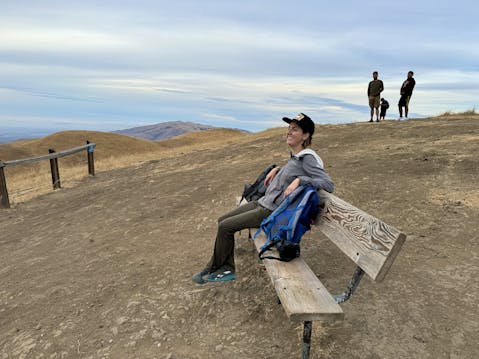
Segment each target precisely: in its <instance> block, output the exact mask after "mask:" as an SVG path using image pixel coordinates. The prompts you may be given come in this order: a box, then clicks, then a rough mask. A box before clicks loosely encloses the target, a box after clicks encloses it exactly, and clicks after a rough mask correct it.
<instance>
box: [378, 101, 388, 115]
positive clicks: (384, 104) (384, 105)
mask: <svg viewBox="0 0 479 359" xmlns="http://www.w3.org/2000/svg"><path fill="white" fill-rule="evenodd" d="M388 108H389V102H387V100H386V99H385V98H382V99H381V113H380V114H379V118H380V119H381V120H384V118H385V117H386V110H387V109H388Z"/></svg>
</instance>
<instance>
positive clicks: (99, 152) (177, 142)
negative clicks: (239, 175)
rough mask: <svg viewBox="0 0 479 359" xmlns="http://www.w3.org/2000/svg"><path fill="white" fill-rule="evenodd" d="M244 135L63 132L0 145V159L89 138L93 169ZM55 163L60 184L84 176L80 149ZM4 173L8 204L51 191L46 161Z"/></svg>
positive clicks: (218, 131)
mask: <svg viewBox="0 0 479 359" xmlns="http://www.w3.org/2000/svg"><path fill="white" fill-rule="evenodd" d="M248 136H250V135H248V134H246V133H244V132H241V131H237V130H231V129H213V130H207V131H198V132H191V133H188V134H184V135H180V136H177V137H174V138H171V139H167V140H163V141H157V142H155V141H148V140H142V139H137V138H134V137H130V136H124V135H119V134H113V133H105V132H95V131H65V132H58V133H55V134H53V135H49V136H46V137H43V138H39V139H34V140H22V141H16V142H11V143H6V144H0V159H2V160H3V161H9V160H14V159H21V158H28V157H34V156H39V155H43V154H47V153H48V149H49V148H54V149H55V150H56V151H62V150H66V149H68V148H73V147H76V146H80V145H82V144H85V143H86V141H87V140H89V141H91V142H94V143H95V144H96V148H95V154H94V155H95V172H97V173H99V172H105V171H110V170H113V169H119V168H125V167H130V166H133V165H136V164H139V163H142V162H146V161H151V160H157V159H161V158H165V157H170V156H174V155H175V154H179V153H190V152H194V151H198V150H204V149H212V148H220V147H222V146H227V145H228V144H230V143H231V142H232V141H237V140H238V139H241V137H248ZM59 167H60V179H61V184H62V187H63V188H69V187H72V186H75V185H77V184H78V183H79V182H81V181H82V180H84V179H85V178H87V177H88V165H87V156H86V151H85V152H83V151H82V152H80V153H77V154H74V155H71V156H68V157H63V158H61V159H59ZM5 177H6V181H7V187H8V193H9V197H10V203H11V204H15V203H20V202H24V201H27V200H30V199H32V198H34V197H37V196H39V195H42V194H45V193H48V192H50V191H52V180H51V173H50V163H49V161H42V162H38V163H34V164H27V165H18V166H15V167H8V166H7V167H6V168H5Z"/></svg>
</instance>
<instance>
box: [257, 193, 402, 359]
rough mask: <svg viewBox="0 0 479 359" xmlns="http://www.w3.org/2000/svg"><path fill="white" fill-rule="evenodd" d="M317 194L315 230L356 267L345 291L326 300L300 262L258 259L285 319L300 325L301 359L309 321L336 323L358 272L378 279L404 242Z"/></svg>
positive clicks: (348, 207) (367, 217)
mask: <svg viewBox="0 0 479 359" xmlns="http://www.w3.org/2000/svg"><path fill="white" fill-rule="evenodd" d="M319 195H320V197H321V199H322V200H324V201H325V207H324V211H323V213H322V214H321V215H320V217H319V218H318V220H317V224H316V227H317V228H319V229H320V230H321V232H322V233H323V234H324V235H325V236H326V237H327V238H329V239H330V240H331V241H332V242H333V243H335V244H336V245H337V246H338V247H339V249H341V250H342V251H343V252H344V254H346V255H347V256H348V257H349V258H350V259H351V260H353V262H355V263H356V265H357V267H356V270H355V271H354V273H353V276H352V278H351V281H350V282H349V284H348V286H347V288H346V290H345V291H344V292H343V293H342V294H339V295H331V294H330V293H329V292H328V290H327V289H326V288H325V287H324V285H323V284H322V283H321V281H320V280H319V279H318V278H317V277H316V275H315V274H314V272H313V271H312V270H311V269H310V268H309V266H308V265H307V264H306V262H305V261H304V260H303V258H302V257H299V258H296V259H294V260H292V261H291V262H281V261H277V260H270V259H264V260H263V262H264V266H265V268H266V271H267V272H268V274H269V276H270V278H271V281H272V282H273V286H274V288H275V290H276V293H277V295H278V298H279V300H280V302H281V304H282V305H283V308H284V310H285V311H286V314H287V315H288V317H289V318H290V319H291V320H293V321H302V322H304V330H303V354H302V355H303V356H302V357H303V358H309V353H310V347H311V331H312V321H314V320H318V321H323V322H334V321H339V320H342V319H343V318H344V313H343V310H342V309H341V307H340V306H339V304H340V303H343V302H345V301H346V300H348V299H349V298H350V297H351V296H352V295H353V293H354V291H355V290H356V288H357V286H358V285H359V282H360V280H361V278H362V277H363V275H364V273H366V274H367V275H368V276H369V277H370V278H371V279H373V280H374V281H376V282H380V281H381V280H383V279H384V277H385V276H386V274H387V272H388V270H389V268H390V267H391V265H392V263H393V262H394V260H395V258H396V256H397V254H398V253H399V251H400V250H401V247H402V245H403V243H404V241H405V239H406V235H405V234H404V233H401V232H400V231H399V230H397V229H395V228H394V227H392V226H390V225H388V224H386V223H384V222H382V221H381V220H379V219H377V218H375V217H373V216H371V215H369V214H368V213H366V212H363V211H361V210H360V209H358V208H356V207H354V206H353V205H351V204H349V203H347V202H345V201H343V200H342V199H340V198H338V197H336V196H335V195H332V194H330V193H327V192H325V191H320V192H319ZM265 240H266V238H265V236H264V235H260V236H258V237H257V238H256V239H255V240H254V243H255V246H256V249H257V250H258V251H259V250H260V247H261V246H262V245H263V243H264V242H265Z"/></svg>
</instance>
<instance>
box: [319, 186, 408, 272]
mask: <svg viewBox="0 0 479 359" xmlns="http://www.w3.org/2000/svg"><path fill="white" fill-rule="evenodd" d="M320 196H321V197H322V198H323V199H325V201H326V206H325V210H324V213H323V214H322V216H321V217H320V218H319V221H318V224H317V226H318V227H319V229H320V230H321V231H322V232H323V233H324V234H325V235H326V236H327V237H328V238H329V239H330V240H331V241H333V242H334V243H335V244H336V245H337V246H338V247H339V248H340V249H341V250H342V251H343V252H344V253H345V254H346V255H347V256H348V257H350V258H351V259H352V260H353V261H354V262H355V263H356V264H357V265H358V266H360V267H361V268H362V269H363V270H364V271H365V272H366V273H367V274H368V275H369V276H370V277H371V278H372V279H374V280H376V281H381V280H382V279H383V278H384V276H385V275H386V273H387V271H388V270H389V268H390V266H391V264H392V262H393V261H394V259H395V257H396V255H397V253H398V252H399V250H400V249H401V246H402V244H403V243H404V240H405V239H406V235H405V234H404V233H401V232H400V231H398V230H397V229H396V228H394V227H392V226H390V225H388V224H386V223H384V222H383V221H381V220H379V219H377V218H375V217H373V216H371V215H370V214H368V213H366V212H364V211H362V210H360V209H358V208H356V207H354V206H352V205H351V204H349V203H347V202H345V201H343V200H342V199H340V198H338V197H336V196H334V195H332V194H330V193H327V192H325V191H320Z"/></svg>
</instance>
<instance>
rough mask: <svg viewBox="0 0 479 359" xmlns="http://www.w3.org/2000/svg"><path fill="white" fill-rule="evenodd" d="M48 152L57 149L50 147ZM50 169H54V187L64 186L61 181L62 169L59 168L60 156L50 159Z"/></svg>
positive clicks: (53, 151)
mask: <svg viewBox="0 0 479 359" xmlns="http://www.w3.org/2000/svg"><path fill="white" fill-rule="evenodd" d="M48 153H55V150H53V149H51V148H50V149H49V150H48ZM50 170H51V171H52V183H53V189H57V188H62V185H61V183H60V171H59V170H58V158H57V157H55V158H51V159H50Z"/></svg>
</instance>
